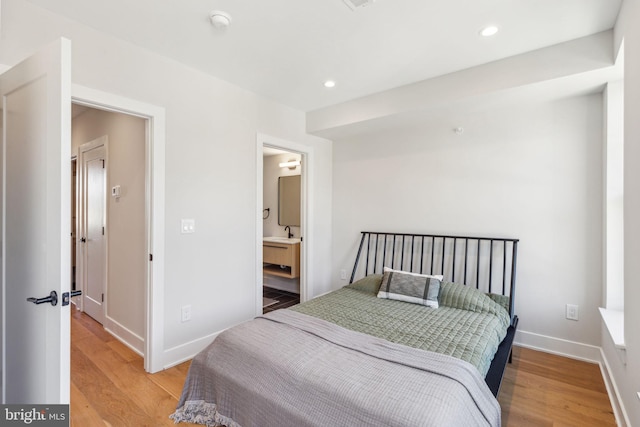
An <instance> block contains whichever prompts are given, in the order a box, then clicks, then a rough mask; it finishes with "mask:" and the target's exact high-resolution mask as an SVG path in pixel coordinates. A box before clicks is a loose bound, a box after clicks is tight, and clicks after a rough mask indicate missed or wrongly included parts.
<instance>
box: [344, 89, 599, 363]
mask: <svg viewBox="0 0 640 427" xmlns="http://www.w3.org/2000/svg"><path fill="white" fill-rule="evenodd" d="M601 103H602V97H601V95H600V94H597V95H590V96H581V97H574V98H570V99H565V100H561V101H555V102H547V103H542V104H532V105H521V104H514V105H510V106H508V107H503V108H501V109H493V110H492V109H488V110H480V111H464V110H457V111H456V110H455V109H452V110H451V111H450V112H449V113H442V114H438V115H434V116H431V117H430V118H428V119H426V120H424V121H423V123H422V124H420V125H416V126H415V127H413V128H406V127H405V128H401V129H396V130H393V131H389V132H386V133H376V134H368V135H363V136H361V137H353V138H349V139H348V140H335V141H334V181H333V184H334V185H333V196H334V200H333V206H334V209H333V212H334V214H333V221H334V230H333V241H334V258H333V265H334V279H335V281H336V282H339V277H338V276H337V272H338V270H339V269H346V270H347V271H350V269H351V267H352V263H353V261H354V258H355V249H356V245H357V243H358V238H359V231H361V230H365V229H366V230H370V231H371V230H373V231H376V230H379V231H400V232H404V231H406V232H427V233H429V232H434V233H451V234H458V235H460V234H462V235H465V234H470V235H484V236H499V237H513V238H519V239H520V244H519V250H518V272H517V275H518V276H517V282H518V283H517V297H516V313H517V314H518V315H519V317H520V326H519V330H520V332H519V334H518V337H517V341H518V342H520V343H524V344H528V345H532V346H542V345H544V346H547V348H550V349H555V350H556V351H565V350H563V349H562V346H563V345H564V343H563V342H562V340H569V341H573V342H577V343H580V344H577V345H576V346H574V347H577V348H578V350H577V351H582V350H585V352H586V353H587V354H586V355H582V356H583V357H587V358H593V357H594V356H593V350H594V349H595V347H591V346H599V344H600V321H599V314H598V310H597V307H598V306H599V304H600V303H601V297H602V291H601V289H602V287H601V280H602V267H601V257H602V231H601V230H602V208H601V206H602V179H601V174H602V165H601V163H602V162H601V156H602V127H601V126H602V125H601V123H602V118H601V117H602V106H601ZM457 126H463V127H464V133H463V134H462V135H456V134H455V133H454V132H453V128H454V127H457ZM342 283H346V282H342ZM567 303H570V304H578V305H579V306H580V320H579V321H578V322H576V321H571V320H566V319H565V304H567ZM585 344H586V346H585ZM582 347H586V348H585V349H583V348H582ZM595 354H596V357H597V355H598V354H599V353H597V351H596V352H595Z"/></svg>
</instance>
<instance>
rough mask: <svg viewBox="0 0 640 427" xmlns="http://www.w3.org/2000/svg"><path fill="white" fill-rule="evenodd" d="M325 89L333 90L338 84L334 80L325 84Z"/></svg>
mask: <svg viewBox="0 0 640 427" xmlns="http://www.w3.org/2000/svg"><path fill="white" fill-rule="evenodd" d="M324 87H326V88H329V89H331V88H332V87H336V82H334V81H333V80H327V81H326V82H324Z"/></svg>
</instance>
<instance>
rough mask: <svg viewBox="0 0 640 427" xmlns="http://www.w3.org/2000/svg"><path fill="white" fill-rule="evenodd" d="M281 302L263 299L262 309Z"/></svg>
mask: <svg viewBox="0 0 640 427" xmlns="http://www.w3.org/2000/svg"><path fill="white" fill-rule="evenodd" d="M278 302H279V301H277V300H274V299H271V298H265V297H262V308H265V307H269V306H270V305H273V304H277V303H278Z"/></svg>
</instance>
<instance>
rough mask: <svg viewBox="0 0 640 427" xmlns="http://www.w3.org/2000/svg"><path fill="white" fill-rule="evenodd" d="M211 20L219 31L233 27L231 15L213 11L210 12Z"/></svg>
mask: <svg viewBox="0 0 640 427" xmlns="http://www.w3.org/2000/svg"><path fill="white" fill-rule="evenodd" d="M209 19H210V20H211V25H213V26H214V27H216V28H217V29H219V30H224V29H225V28H227V27H228V26H229V25H231V15H229V14H228V13H227V12H222V11H221V10H212V11H211V12H209Z"/></svg>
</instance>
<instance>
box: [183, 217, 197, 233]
mask: <svg viewBox="0 0 640 427" xmlns="http://www.w3.org/2000/svg"><path fill="white" fill-rule="evenodd" d="M180 232H181V233H182V234H190V233H195V232H196V220H195V219H190V218H188V219H182V220H181V221H180Z"/></svg>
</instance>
